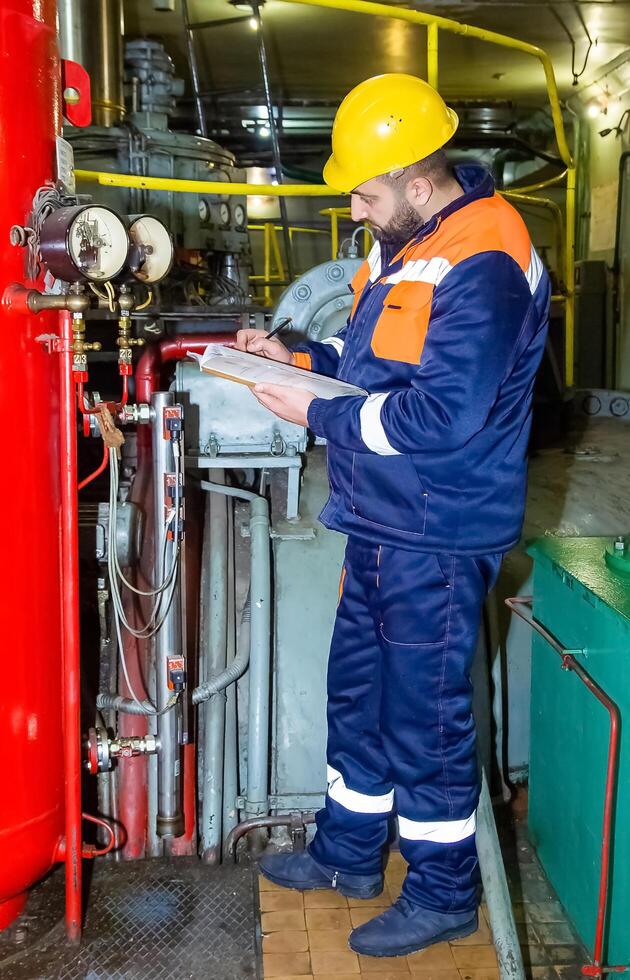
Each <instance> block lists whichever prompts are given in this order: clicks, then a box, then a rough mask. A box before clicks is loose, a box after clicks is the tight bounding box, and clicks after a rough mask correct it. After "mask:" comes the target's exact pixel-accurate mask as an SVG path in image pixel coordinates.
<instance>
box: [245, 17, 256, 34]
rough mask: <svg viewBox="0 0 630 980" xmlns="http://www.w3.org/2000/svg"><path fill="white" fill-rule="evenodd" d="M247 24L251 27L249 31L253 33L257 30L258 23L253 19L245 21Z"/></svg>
mask: <svg viewBox="0 0 630 980" xmlns="http://www.w3.org/2000/svg"><path fill="white" fill-rule="evenodd" d="M247 23H248V24H249V26H250V27H251V29H252V30H253V31H257V30H258V21H257V20H256V18H255V17H250V18H249V20H248V21H247Z"/></svg>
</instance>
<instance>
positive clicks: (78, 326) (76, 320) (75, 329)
mask: <svg viewBox="0 0 630 980" xmlns="http://www.w3.org/2000/svg"><path fill="white" fill-rule="evenodd" d="M102 346H103V345H102V344H100V343H99V342H98V341H94V343H86V340H85V319H84V317H83V314H82V313H73V314H72V354H73V357H72V370H73V371H75V372H84V371H86V370H87V356H86V355H87V353H88V351H92V350H94V351H96V350H101V348H102Z"/></svg>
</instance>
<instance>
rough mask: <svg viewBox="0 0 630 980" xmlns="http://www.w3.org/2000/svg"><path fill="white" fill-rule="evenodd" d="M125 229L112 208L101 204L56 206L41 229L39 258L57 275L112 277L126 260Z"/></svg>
mask: <svg viewBox="0 0 630 980" xmlns="http://www.w3.org/2000/svg"><path fill="white" fill-rule="evenodd" d="M128 249H129V238H128V237H127V230H126V228H125V226H124V224H123V222H122V221H121V219H120V218H119V217H118V215H117V214H116V213H115V212H114V211H110V209H109V208H104V207H101V206H100V205H88V206H87V207H86V206H85V205H80V206H79V207H71V208H59V209H58V210H57V211H53V213H52V214H51V215H50V216H49V217H48V218H46V220H45V222H44V224H43V225H42V228H41V233H40V254H41V257H42V261H43V262H44V263H45V264H46V265H47V266H48V269H49V270H50V272H51V273H52V275H53V276H55V278H56V279H61V280H63V281H64V282H78V281H79V280H80V279H89V280H92V281H94V282H104V281H106V280H109V279H114V278H115V277H116V276H117V275H118V274H119V273H120V272H121V270H122V268H123V267H124V265H125V262H126V260H127V252H128Z"/></svg>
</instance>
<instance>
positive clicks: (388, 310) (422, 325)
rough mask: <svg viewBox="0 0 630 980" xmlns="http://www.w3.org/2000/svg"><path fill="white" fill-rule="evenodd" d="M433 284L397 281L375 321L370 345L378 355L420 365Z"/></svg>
mask: <svg viewBox="0 0 630 980" xmlns="http://www.w3.org/2000/svg"><path fill="white" fill-rule="evenodd" d="M433 289H434V287H433V284H432V283H429V282H400V283H396V284H395V285H394V286H392V288H391V289H390V291H389V292H388V294H387V296H386V297H385V303H384V306H383V310H382V312H381V314H380V316H379V318H378V320H377V321H376V326H375V327H374V332H373V334H372V340H371V347H372V351H373V353H374V354H375V355H376V357H382V358H384V359H385V360H388V361H403V362H404V363H405V364H419V363H420V358H421V356H422V350H423V347H424V341H425V337H426V335H427V329H428V326H429V318H430V316H431V303H432V300H433Z"/></svg>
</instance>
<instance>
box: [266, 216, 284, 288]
mask: <svg viewBox="0 0 630 980" xmlns="http://www.w3.org/2000/svg"><path fill="white" fill-rule="evenodd" d="M269 230H270V241H271V248H272V250H273V257H274V259H275V260H276V269H277V270H278V278H279V279H284V264H283V262H282V256H281V254H280V246H279V245H278V236H277V235H276V229H275V227H274V226H273V225H269Z"/></svg>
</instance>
